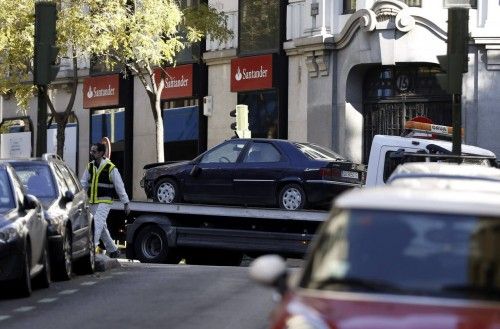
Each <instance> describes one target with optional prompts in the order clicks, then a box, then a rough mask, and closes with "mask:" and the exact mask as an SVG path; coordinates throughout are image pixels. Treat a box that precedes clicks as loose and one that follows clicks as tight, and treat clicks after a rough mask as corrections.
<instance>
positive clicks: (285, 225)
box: [108, 120, 495, 265]
mask: <svg viewBox="0 0 500 329" xmlns="http://www.w3.org/2000/svg"><path fill="white" fill-rule="evenodd" d="M406 128H407V132H408V134H407V135H406V136H405V137H400V136H387V135H376V136H375V137H374V139H373V144H372V147H371V150H370V157H369V161H368V166H367V168H368V169H367V179H366V185H365V186H374V185H382V184H385V181H386V180H387V179H388V178H389V176H390V174H391V173H392V172H393V171H394V169H395V168H396V167H397V165H399V164H401V163H403V162H411V161H430V160H429V159H428V157H429V156H436V157H439V159H440V158H441V157H450V153H451V150H452V143H451V142H450V141H444V140H438V139H436V136H441V137H445V138H449V137H450V136H451V127H447V126H440V125H434V124H431V123H428V122H419V121H415V120H414V121H409V122H407V123H406ZM462 151H463V154H464V155H465V156H464V157H463V158H464V159H465V158H466V160H465V161H469V162H470V161H473V162H474V161H475V162H481V163H483V164H486V165H492V164H494V163H495V155H494V153H493V152H491V151H489V150H486V149H483V148H479V147H476V146H471V145H465V144H463V145H462ZM421 155H425V157H426V158H419V156H421ZM435 160H436V159H435ZM462 160H463V159H462ZM129 206H130V209H131V214H130V216H129V217H128V218H127V219H126V222H125V223H124V214H123V205H122V204H121V203H119V202H115V203H114V205H113V206H112V210H111V212H110V215H109V216H108V225H109V226H110V230H111V231H112V232H114V233H115V234H114V236H115V238H117V239H118V240H121V241H125V245H126V257H127V258H128V259H137V260H139V261H141V262H147V263H177V262H179V261H180V259H184V260H185V261H186V263H190V264H214V265H239V263H240V262H241V260H242V257H243V255H244V254H246V255H249V256H259V255H262V254H269V253H274V254H278V255H281V256H283V257H302V256H304V254H305V252H306V251H307V248H308V246H309V244H310V243H311V240H312V238H313V237H314V233H315V232H316V229H317V228H318V227H319V225H320V224H321V223H322V222H323V221H324V220H325V219H326V218H327V216H328V213H327V211H319V210H318V211H317V210H300V211H287V210H282V209H266V208H250V207H233V206H210V205H197V204H164V203H158V202H151V201H132V202H130V204H129ZM116 232H118V236H117V235H116Z"/></svg>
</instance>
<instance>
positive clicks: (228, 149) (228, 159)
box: [200, 142, 245, 163]
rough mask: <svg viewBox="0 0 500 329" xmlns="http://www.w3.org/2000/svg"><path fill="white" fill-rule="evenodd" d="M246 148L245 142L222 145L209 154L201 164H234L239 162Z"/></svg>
mask: <svg viewBox="0 0 500 329" xmlns="http://www.w3.org/2000/svg"><path fill="white" fill-rule="evenodd" d="M244 147H245V142H231V143H226V144H222V145H220V146H218V147H216V148H215V149H213V150H212V151H209V152H207V153H206V154H205V155H204V156H203V158H202V159H201V161H200V163H219V162H222V163H234V162H236V160H238V156H239V155H240V153H241V150H243V148H244Z"/></svg>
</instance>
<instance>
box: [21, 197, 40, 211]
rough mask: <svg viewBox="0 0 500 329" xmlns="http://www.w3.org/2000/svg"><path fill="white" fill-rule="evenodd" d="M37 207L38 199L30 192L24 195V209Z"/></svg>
mask: <svg viewBox="0 0 500 329" xmlns="http://www.w3.org/2000/svg"><path fill="white" fill-rule="evenodd" d="M36 207H38V199H37V198H36V197H35V196H34V195H31V194H26V195H25V196H24V209H36Z"/></svg>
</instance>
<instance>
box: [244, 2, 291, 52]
mask: <svg viewBox="0 0 500 329" xmlns="http://www.w3.org/2000/svg"><path fill="white" fill-rule="evenodd" d="M280 2H281V0H240V12H239V20H240V38H239V51H240V53H242V54H244V53H256V52H270V51H278V49H279V48H280Z"/></svg>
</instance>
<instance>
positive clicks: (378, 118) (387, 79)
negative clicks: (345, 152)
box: [363, 64, 452, 163]
mask: <svg viewBox="0 0 500 329" xmlns="http://www.w3.org/2000/svg"><path fill="white" fill-rule="evenodd" d="M439 72H440V70H439V67H436V66H435V65H431V64H429V65H427V66H425V65H414V64H407V65H399V66H384V67H378V68H374V69H372V70H369V71H368V72H367V74H366V76H365V82H364V104H363V161H364V162H365V163H366V162H367V161H368V158H369V153H370V148H371V144H372V140H373V136H375V135H397V136H399V135H401V134H402V133H403V132H404V126H405V122H406V121H408V120H410V119H412V118H414V117H416V116H424V117H428V118H429V119H430V120H432V122H433V123H434V124H439V125H446V126H450V125H451V124H452V112H451V96H450V95H448V94H447V93H446V92H445V91H444V90H442V89H441V87H440V86H439V84H438V82H437V79H436V74H437V73H439Z"/></svg>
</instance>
